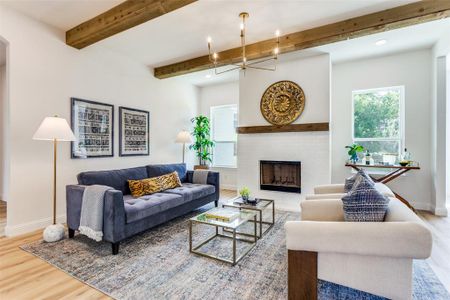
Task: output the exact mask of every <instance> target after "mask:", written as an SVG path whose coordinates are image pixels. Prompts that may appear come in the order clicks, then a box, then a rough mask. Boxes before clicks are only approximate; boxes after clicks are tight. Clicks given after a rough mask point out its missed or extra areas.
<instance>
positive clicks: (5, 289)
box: [0, 190, 450, 300]
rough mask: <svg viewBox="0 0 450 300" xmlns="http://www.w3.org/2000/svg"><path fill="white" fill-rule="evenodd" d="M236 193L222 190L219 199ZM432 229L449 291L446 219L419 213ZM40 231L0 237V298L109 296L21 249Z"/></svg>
mask: <svg viewBox="0 0 450 300" xmlns="http://www.w3.org/2000/svg"><path fill="white" fill-rule="evenodd" d="M234 196H236V191H232V190H222V191H221V199H220V201H224V200H228V199H230V198H232V197H234ZM420 215H421V217H422V219H423V220H424V221H425V222H426V223H427V224H428V226H429V227H430V228H431V230H432V231H433V237H434V248H433V254H432V256H431V258H430V259H429V260H428V262H429V263H430V266H431V267H432V268H433V270H434V271H435V273H436V275H437V276H438V277H439V279H440V280H441V282H442V283H443V284H444V285H445V286H446V288H447V289H448V290H449V291H450V260H449V259H448V254H449V253H450V218H442V217H436V216H434V215H432V214H430V213H428V212H420ZM41 238H42V230H38V231H35V232H32V233H29V234H25V235H22V236H18V237H13V238H5V237H1V238H0V299H14V300H21V299H27V300H28V299H83V300H84V299H95V300H96V299H102V300H103V299H110V297H108V296H107V295H105V294H103V293H102V292H100V291H98V290H96V289H94V288H91V287H90V286H88V285H86V284H84V283H82V282H80V281H78V280H77V279H75V278H73V277H71V276H70V275H68V274H66V273H64V272H63V271H61V270H59V269H57V268H55V267H53V266H52V265H50V264H48V263H46V262H45V261H43V260H41V259H39V258H37V257H35V256H33V255H31V254H29V253H27V252H25V251H23V250H21V249H20V248H19V247H20V246H21V245H24V244H27V243H30V242H33V241H37V240H40V239H41Z"/></svg>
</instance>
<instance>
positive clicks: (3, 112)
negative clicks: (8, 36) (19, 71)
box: [0, 38, 8, 236]
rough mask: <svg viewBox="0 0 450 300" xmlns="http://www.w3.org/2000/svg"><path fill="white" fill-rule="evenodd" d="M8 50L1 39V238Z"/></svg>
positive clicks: (4, 202)
mask: <svg viewBox="0 0 450 300" xmlns="http://www.w3.org/2000/svg"><path fill="white" fill-rule="evenodd" d="M7 50H8V45H7V44H6V43H5V42H3V41H2V39H1V38H0V236H4V235H5V227H6V211H7V210H6V208H7V198H8V197H7V188H6V187H7V177H8V176H7V174H8V172H7V169H8V166H7V158H6V157H7V150H6V149H7V145H6V140H7V139H6V126H7V120H8V107H7V103H8V101H7V87H8V85H7V65H6V64H7Z"/></svg>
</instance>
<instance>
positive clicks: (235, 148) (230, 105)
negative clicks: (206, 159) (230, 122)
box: [209, 104, 238, 169]
mask: <svg viewBox="0 0 450 300" xmlns="http://www.w3.org/2000/svg"><path fill="white" fill-rule="evenodd" d="M226 107H234V108H236V113H237V114H238V105H237V104H225V105H214V106H210V108H209V118H210V120H211V122H210V124H211V128H210V129H211V138H212V140H213V141H214V143H215V144H218V143H234V153H236V156H237V133H236V141H232V140H230V141H218V142H217V141H216V140H215V133H214V121H213V110H215V109H220V108H226ZM236 117H237V116H236ZM236 121H237V120H236ZM215 151H216V149H215V147H213V150H212V162H211V166H212V167H213V168H226V169H237V161H236V164H235V165H233V166H232V165H217V164H216V162H215ZM236 159H237V158H236Z"/></svg>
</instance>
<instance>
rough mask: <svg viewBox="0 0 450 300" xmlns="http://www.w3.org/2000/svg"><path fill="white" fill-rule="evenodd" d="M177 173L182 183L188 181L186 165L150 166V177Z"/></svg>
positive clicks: (148, 168)
mask: <svg viewBox="0 0 450 300" xmlns="http://www.w3.org/2000/svg"><path fill="white" fill-rule="evenodd" d="M173 171H176V172H177V173H178V177H179V178H180V180H181V182H185V181H186V164H164V165H148V166H147V173H148V177H149V178H150V177H157V176H161V175H165V174H169V173H172V172H173Z"/></svg>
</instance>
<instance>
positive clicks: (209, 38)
mask: <svg viewBox="0 0 450 300" xmlns="http://www.w3.org/2000/svg"><path fill="white" fill-rule="evenodd" d="M206 40H207V41H208V44H211V42H212V39H211V37H210V36H208V37H207V38H206Z"/></svg>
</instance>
